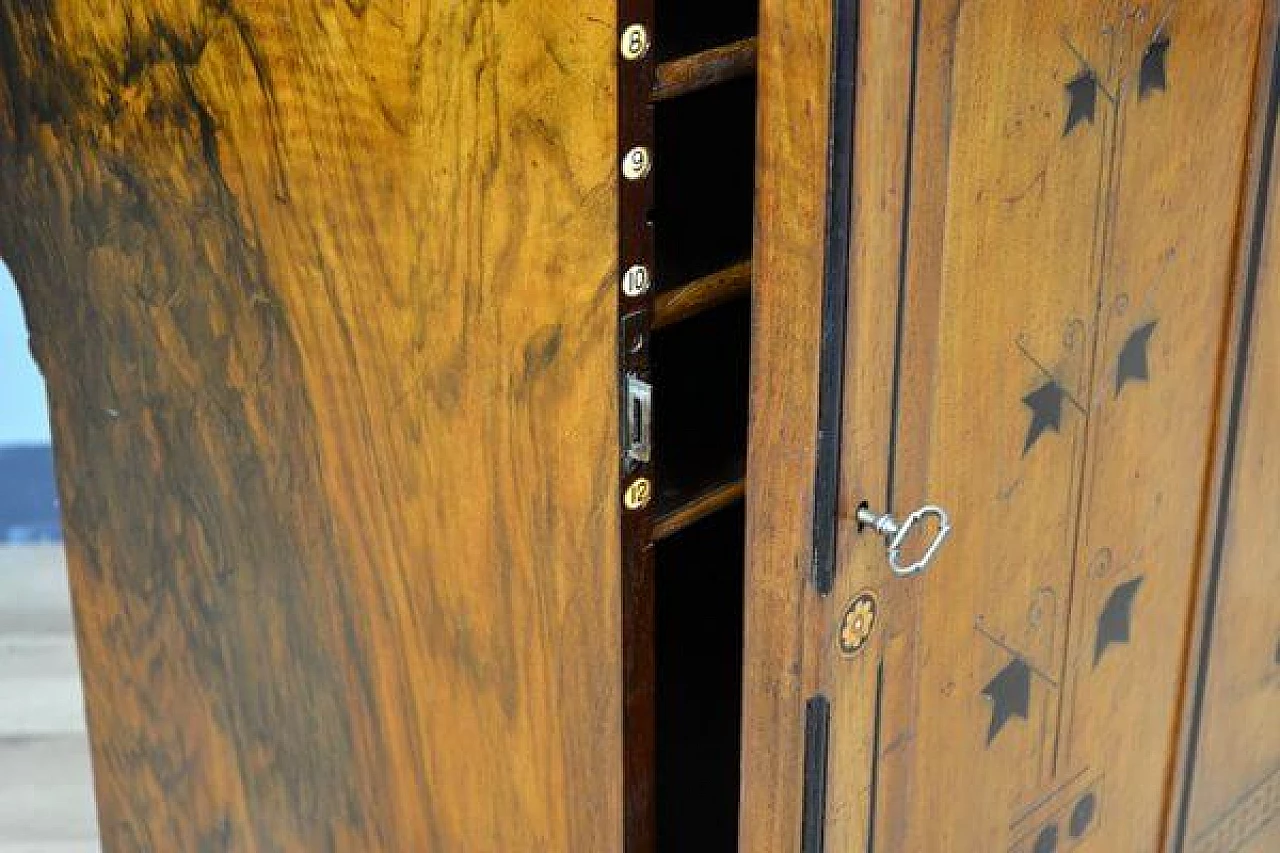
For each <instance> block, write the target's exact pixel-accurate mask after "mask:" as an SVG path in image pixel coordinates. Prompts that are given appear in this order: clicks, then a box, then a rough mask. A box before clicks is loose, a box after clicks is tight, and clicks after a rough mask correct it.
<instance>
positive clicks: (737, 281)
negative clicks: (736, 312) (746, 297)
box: [653, 261, 751, 329]
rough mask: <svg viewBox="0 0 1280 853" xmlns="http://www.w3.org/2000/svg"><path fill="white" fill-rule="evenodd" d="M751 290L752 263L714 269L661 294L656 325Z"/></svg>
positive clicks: (705, 309) (656, 312)
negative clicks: (716, 270) (706, 274)
mask: <svg viewBox="0 0 1280 853" xmlns="http://www.w3.org/2000/svg"><path fill="white" fill-rule="evenodd" d="M750 289H751V262H750V261H743V262H742V263H740V264H734V265H733V266H731V267H728V268H727V269H723V270H719V271H718V272H713V273H712V274H711V275H708V276H704V277H702V278H699V279H696V280H694V281H691V282H689V283H688V284H686V285H684V286H683V287H678V288H676V289H675V290H669V291H666V292H665V293H659V294H658V298H657V301H656V302H655V304H654V318H653V328H654V329H661V328H663V327H665V326H670V325H672V324H673V323H678V322H680V321H681V320H686V319H688V318H689V317H692V316H694V315H695V314H701V313H702V312H703V311H708V310H710V309H712V308H715V307H716V306H717V305H723V304H724V303H726V302H728V301H729V300H731V299H734V298H735V297H738V296H741V295H742V294H744V293H746V292H748V291H749V290H750Z"/></svg>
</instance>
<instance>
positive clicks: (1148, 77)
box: [1138, 36, 1169, 100]
mask: <svg viewBox="0 0 1280 853" xmlns="http://www.w3.org/2000/svg"><path fill="white" fill-rule="evenodd" d="M1168 50H1169V37H1168V36H1159V37H1158V38H1156V40H1155V41H1153V42H1151V44H1149V45H1147V52H1146V53H1144V54H1143V55H1142V68H1141V69H1140V70H1139V71H1138V100H1142V99H1143V98H1145V97H1146V96H1147V95H1150V94H1151V93H1152V92H1154V91H1155V90H1156V89H1159V90H1160V91H1161V92H1163V91H1165V83H1166V80H1165V76H1164V55H1165V52H1166V51H1168Z"/></svg>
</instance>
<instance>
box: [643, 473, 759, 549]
mask: <svg viewBox="0 0 1280 853" xmlns="http://www.w3.org/2000/svg"><path fill="white" fill-rule="evenodd" d="M744 494H746V486H745V484H744V482H743V481H742V480H734V481H733V482H731V483H724V484H723V485H719V486H715V487H714V488H711V489H708V490H707V491H705V492H701V493H699V494H697V495H695V496H694V497H692V498H690V499H689V500H687V501H685V502H684V503H682V504H680V505H678V506H676V507H674V508H672V509H670V510H668V511H667V512H664V513H662V514H661V515H659V516H658V518H657V520H656V521H654V523H653V541H654V542H660V541H662V540H663V539H666V538H667V537H668V536H672V535H674V534H676V533H679V532H680V531H681V530H684V529H685V528H686V527H689V526H690V525H692V524H694V523H695V522H698V521H701V520H702V519H704V518H706V517H707V516H709V515H711V514H712V513H715V512H719V511H720V510H722V509H724V508H725V507H729V506H733V505H734V504H735V503H737V502H738V501H740V500H742V497H743V495H744Z"/></svg>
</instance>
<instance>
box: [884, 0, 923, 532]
mask: <svg viewBox="0 0 1280 853" xmlns="http://www.w3.org/2000/svg"><path fill="white" fill-rule="evenodd" d="M919 76H920V0H915V13H914V16H913V20H912V24H911V81H910V83H909V85H908V90H907V146H906V155H905V156H906V162H905V163H904V164H903V178H902V232H901V236H900V237H899V239H898V308H897V317H896V319H895V324H896V326H895V328H896V331H895V333H894V338H893V341H894V343H893V386H892V390H891V391H890V397H889V463H888V472H887V474H886V477H885V483H886V484H887V485H886V486H885V496H884V511H885V512H889V513H891V512H893V510H894V505H893V501H894V497H895V495H894V480H895V479H896V476H897V469H898V426H899V424H898V420H899V415H898V412H899V407H900V405H901V402H902V337H903V334H904V333H905V330H906V322H907V275H908V272H907V266H908V263H909V262H910V259H911V255H910V250H911V183H912V177H913V175H912V167H913V165H914V162H915V150H916V146H915V141H916V90H917V87H918V86H919Z"/></svg>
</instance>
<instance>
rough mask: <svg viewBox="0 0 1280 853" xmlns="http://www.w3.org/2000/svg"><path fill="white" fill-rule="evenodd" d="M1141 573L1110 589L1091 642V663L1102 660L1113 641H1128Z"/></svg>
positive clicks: (1095, 663) (1096, 663)
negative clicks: (1096, 634)
mask: <svg viewBox="0 0 1280 853" xmlns="http://www.w3.org/2000/svg"><path fill="white" fill-rule="evenodd" d="M1142 579H1143V576H1142V575H1138V576H1137V577H1136V578H1134V579H1133V580H1128V581H1125V582H1124V583H1122V584H1120V585H1119V586H1117V587H1116V588H1115V589H1113V590H1112V591H1111V597H1110V598H1108V599H1107V604H1106V606H1105V607H1103V608H1102V615H1101V616H1099V617H1098V638H1097V640H1095V641H1094V644H1093V665H1094V666H1095V667H1096V666H1097V665H1098V662H1099V661H1101V660H1102V655H1103V653H1104V652H1105V651H1106V650H1107V649H1108V648H1110V647H1111V646H1112V645H1113V644H1115V643H1127V642H1129V627H1130V624H1131V622H1132V620H1133V599H1134V597H1135V596H1136V595H1137V594H1138V587H1140V586H1142Z"/></svg>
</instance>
